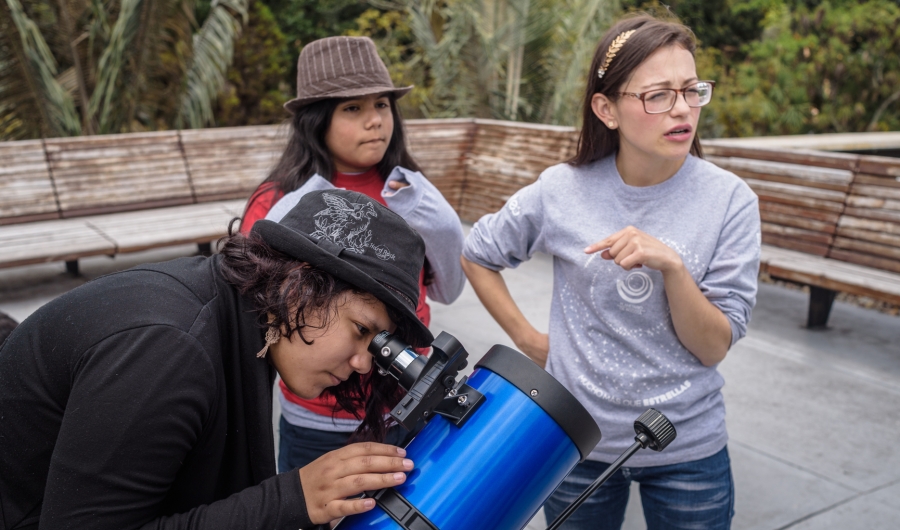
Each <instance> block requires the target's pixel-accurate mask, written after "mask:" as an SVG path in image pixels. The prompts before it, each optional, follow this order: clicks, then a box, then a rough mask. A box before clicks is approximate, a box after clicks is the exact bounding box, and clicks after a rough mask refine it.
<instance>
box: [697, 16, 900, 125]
mask: <svg viewBox="0 0 900 530" xmlns="http://www.w3.org/2000/svg"><path fill="white" fill-rule="evenodd" d="M898 20H900V7H898V6H897V3H896V2H894V1H889V0H870V1H868V2H865V3H854V2H838V3H834V4H832V3H829V2H825V3H822V4H820V5H818V6H817V7H815V8H808V7H807V6H806V5H800V6H798V7H795V8H794V9H791V8H790V6H788V5H784V4H782V5H781V6H777V7H776V8H775V9H772V10H770V11H769V12H768V14H767V16H766V18H765V21H764V29H763V38H761V39H759V40H756V41H753V42H750V43H748V44H747V45H746V46H745V50H746V56H747V58H746V60H744V61H743V62H741V63H739V64H738V65H736V66H735V67H733V68H729V67H728V65H727V64H726V63H724V62H722V61H721V56H719V57H716V56H715V54H714V53H711V54H709V55H712V56H713V57H712V59H713V60H712V61H711V62H713V63H717V64H716V66H714V68H716V69H717V70H718V75H717V77H718V80H719V82H720V84H719V86H718V87H717V95H716V98H715V99H716V103H715V104H714V105H710V107H708V108H707V109H708V110H709V111H710V113H711V114H713V116H711V117H710V119H711V120H712V121H713V122H714V123H715V124H716V126H717V127H718V128H719V130H718V131H714V132H719V133H721V135H724V136H760V135H772V134H803V133H826V132H861V131H867V130H882V131H887V130H898V129H900V117H898V112H897V111H896V109H897V108H898V107H900V105H898V103H897V100H898V99H900V26H898V24H897V21H898ZM720 89H721V90H720ZM707 109H705V111H706V110H707ZM891 109H894V110H891Z"/></svg>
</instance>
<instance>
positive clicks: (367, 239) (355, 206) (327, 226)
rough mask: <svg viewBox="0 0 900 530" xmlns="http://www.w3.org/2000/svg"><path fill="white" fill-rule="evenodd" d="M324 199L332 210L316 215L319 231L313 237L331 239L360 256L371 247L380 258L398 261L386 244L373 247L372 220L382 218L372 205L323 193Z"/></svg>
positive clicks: (328, 209) (327, 209)
mask: <svg viewBox="0 0 900 530" xmlns="http://www.w3.org/2000/svg"><path fill="white" fill-rule="evenodd" d="M322 198H323V199H324V200H325V204H326V205H328V208H326V209H324V210H322V211H320V212H318V213H317V214H316V215H315V217H316V230H315V232H313V233H312V234H310V235H311V236H313V237H318V238H325V239H328V240H330V241H332V242H334V243H336V244H338V245H340V246H342V247H344V248H345V249H346V250H349V251H350V252H356V253H357V254H365V252H366V249H367V248H371V249H372V250H373V251H375V256H377V257H378V258H379V259H383V260H393V259H395V256H394V254H393V253H391V251H390V250H388V249H387V248H386V247H385V246H384V245H373V244H372V231H371V230H369V218H371V217H378V212H376V211H375V208H374V207H373V206H372V203H371V202H366V203H358V202H350V201H348V200H346V199H344V198H341V197H338V196H337V195H332V194H331V193H323V194H322Z"/></svg>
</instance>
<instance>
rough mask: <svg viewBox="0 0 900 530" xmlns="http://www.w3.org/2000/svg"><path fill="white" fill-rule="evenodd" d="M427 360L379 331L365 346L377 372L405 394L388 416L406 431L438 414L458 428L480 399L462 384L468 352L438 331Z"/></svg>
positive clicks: (448, 335)
mask: <svg viewBox="0 0 900 530" xmlns="http://www.w3.org/2000/svg"><path fill="white" fill-rule="evenodd" d="M431 349H432V352H431V355H429V356H428V357H427V358H426V357H425V356H422V355H418V354H416V352H415V351H414V350H413V349H412V347H411V346H409V345H408V344H406V343H404V342H403V341H401V340H400V339H398V338H397V337H394V336H393V335H391V334H390V333H388V332H387V331H382V332H381V333H379V334H378V335H376V336H375V338H374V339H372V342H371V343H370V344H369V353H371V354H372V355H373V356H374V357H375V364H376V365H377V366H378V373H379V374H381V375H390V376H391V377H393V378H394V379H396V380H397V381H398V382H399V383H400V386H401V387H403V388H404V389H405V390H406V391H407V393H406V395H405V396H403V398H402V399H401V400H400V403H398V404H397V405H396V406H395V407H394V408H393V410H391V416H392V417H393V418H394V419H395V420H396V421H397V423H399V424H400V425H403V427H405V428H406V429H407V430H412V429H413V428H414V427H415V425H416V423H417V422H418V421H419V420H420V419H424V420H425V421H428V420H430V419H431V418H432V417H434V415H435V414H440V415H442V416H444V417H446V418H447V419H448V420H450V421H451V422H453V423H454V424H455V425H457V426H459V427H461V426H462V425H463V423H465V421H466V420H467V419H468V418H469V416H470V415H471V414H472V413H473V412H474V411H475V410H476V409H477V408H478V407H479V406H480V405H481V402H482V400H483V399H484V396H483V395H482V394H481V393H480V392H478V391H477V390H475V389H474V388H472V387H470V386H469V385H467V384H466V380H467V379H468V378H467V377H466V376H463V377H462V378H461V379H460V380H459V381H457V380H456V377H457V375H459V371H460V370H462V369H464V368H465V367H466V365H467V364H468V363H467V361H466V358H467V357H468V356H469V353H468V352H467V351H466V349H465V348H463V346H462V344H460V343H459V341H457V340H456V338H455V337H454V336H453V335H450V334H449V333H446V332H441V334H440V335H438V336H437V338H436V339H434V342H432V343H431Z"/></svg>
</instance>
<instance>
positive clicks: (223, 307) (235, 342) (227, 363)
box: [0, 256, 310, 530]
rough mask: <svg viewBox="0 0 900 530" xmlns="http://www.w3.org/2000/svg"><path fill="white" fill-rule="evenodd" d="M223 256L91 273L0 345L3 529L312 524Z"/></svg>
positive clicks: (252, 329)
mask: <svg viewBox="0 0 900 530" xmlns="http://www.w3.org/2000/svg"><path fill="white" fill-rule="evenodd" d="M220 259H221V258H220V256H214V257H212V258H183V259H178V260H174V261H170V262H167V263H161V264H155V265H146V266H142V267H138V268H135V269H131V270H128V271H124V272H120V273H116V274H111V275H109V276H105V277H102V278H99V279H97V280H95V281H92V282H89V283H87V284H85V285H83V286H81V287H79V288H77V289H74V290H73V291H71V292H69V293H67V294H65V295H63V296H61V297H59V298H57V299H55V300H53V301H52V302H50V303H48V304H47V305H45V306H44V307H42V308H40V309H39V310H38V311H37V312H35V313H34V314H33V315H32V316H31V317H29V318H28V319H26V320H25V321H24V322H23V323H22V324H21V325H20V326H19V327H18V328H17V329H16V330H15V331H14V332H13V334H12V335H11V336H10V337H9V340H7V341H6V343H5V344H4V345H3V346H2V349H0V527H2V528H4V529H7V528H9V529H12V528H35V527H37V526H38V525H40V528H42V529H44V528H47V529H51V528H79V529H88V528H103V529H128V528H218V529H221V528H241V529H256V528H265V529H267V530H268V529H271V528H276V529H277V528H290V529H292V530H296V529H297V528H298V527H305V526H310V521H309V518H308V516H307V513H306V502H305V500H304V498H303V491H302V488H301V486H300V477H299V474H298V473H297V471H296V470H294V471H291V472H288V473H283V474H280V475H276V474H275V457H274V440H273V432H272V383H273V382H274V377H275V371H274V369H273V368H272V367H271V365H270V364H269V363H268V362H267V361H266V360H265V359H257V358H256V356H255V354H256V352H257V351H259V350H260V348H262V346H263V344H264V342H263V331H262V330H261V329H260V327H259V325H258V324H257V314H256V312H255V311H254V310H253V309H252V307H251V306H250V305H249V303H248V301H247V300H245V299H243V298H242V297H241V296H240V294H239V293H238V292H237V291H236V290H235V289H234V288H233V287H232V286H231V285H230V284H228V283H227V282H225V281H224V279H223V278H222V276H221V274H220V272H219V263H220Z"/></svg>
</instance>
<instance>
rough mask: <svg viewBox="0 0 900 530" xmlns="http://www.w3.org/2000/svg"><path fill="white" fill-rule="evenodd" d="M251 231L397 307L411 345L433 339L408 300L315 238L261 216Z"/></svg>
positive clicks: (290, 253) (419, 344)
mask: <svg viewBox="0 0 900 530" xmlns="http://www.w3.org/2000/svg"><path fill="white" fill-rule="evenodd" d="M253 231H254V232H257V233H258V234H259V235H260V236H262V238H263V240H265V242H266V243H267V244H269V246H271V247H272V248H274V249H275V250H278V251H279V252H283V253H285V254H287V255H288V256H291V257H292V258H296V259H297V260H298V261H303V262H306V263H309V264H310V265H312V266H313V267H316V268H319V269H322V270H324V271H325V272H327V273H329V274H331V275H332V276H334V277H335V278H338V279H340V280H343V281H345V282H347V283H349V284H351V285H353V286H354V287H357V288H359V289H361V290H363V291H365V292H368V293H371V294H372V295H373V296H374V297H375V298H377V299H379V300H381V302H383V303H384V304H386V305H389V306H391V307H393V308H394V309H396V310H398V311H399V312H400V313H401V314H402V315H403V316H405V317H406V319H407V320H408V321H409V323H410V324H411V326H410V330H411V332H412V333H413V337H410V339H412V340H411V342H415V344H411V345H412V346H415V347H427V346H430V345H431V343H432V342H433V341H434V335H432V334H431V331H429V329H428V328H427V327H426V326H425V324H423V323H422V321H421V320H419V317H418V315H416V311H415V308H410V306H409V305H408V304H406V303H405V302H404V301H403V300H401V299H400V297H399V296H397V295H396V294H394V293H393V292H392V291H391V290H390V289H388V288H387V287H385V286H384V285H383V284H381V283H380V282H378V281H376V280H375V279H373V278H372V277H371V276H369V275H368V274H366V273H364V272H363V271H361V270H360V269H358V268H357V267H355V266H354V265H352V264H350V263H348V262H347V261H345V260H343V259H341V258H340V257H339V256H336V255H334V254H332V253H330V252H328V251H327V250H325V249H323V248H322V247H320V246H318V245H317V244H316V242H315V241H313V240H311V239H309V238H308V237H306V236H304V235H303V234H301V233H299V232H296V231H294V230H291V229H290V228H288V227H286V226H284V225H281V224H279V223H276V222H274V221H270V220H266V219H261V220H259V221H257V222H256V223H254V225H253ZM377 331H382V330H377Z"/></svg>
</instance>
